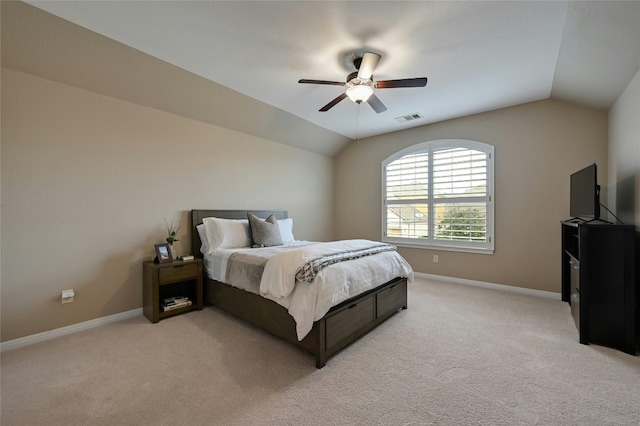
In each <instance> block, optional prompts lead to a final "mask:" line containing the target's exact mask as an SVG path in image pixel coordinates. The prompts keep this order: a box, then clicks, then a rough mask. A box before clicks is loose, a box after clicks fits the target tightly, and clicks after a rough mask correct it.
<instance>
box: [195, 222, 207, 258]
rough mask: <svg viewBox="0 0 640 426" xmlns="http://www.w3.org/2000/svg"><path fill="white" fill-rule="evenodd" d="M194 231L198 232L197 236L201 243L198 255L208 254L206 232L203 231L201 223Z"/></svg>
mask: <svg viewBox="0 0 640 426" xmlns="http://www.w3.org/2000/svg"><path fill="white" fill-rule="evenodd" d="M196 229H197V230H198V235H200V242H201V243H202V244H201V245H200V253H202V254H207V253H208V252H209V239H208V238H207V230H206V229H205V227H204V224H203V223H201V224H200V225H198V226H196Z"/></svg>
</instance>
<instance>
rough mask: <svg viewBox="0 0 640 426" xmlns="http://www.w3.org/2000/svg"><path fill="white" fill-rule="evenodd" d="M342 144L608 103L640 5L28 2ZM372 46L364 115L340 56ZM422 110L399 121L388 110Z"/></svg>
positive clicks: (626, 68) (621, 83)
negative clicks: (554, 103)
mask: <svg viewBox="0 0 640 426" xmlns="http://www.w3.org/2000/svg"><path fill="white" fill-rule="evenodd" d="M27 3H29V4H31V5H33V6H36V7H38V8H40V9H42V10H45V11H47V12H49V13H51V14H54V15H56V16H58V17H60V18H63V19H65V20H68V21H70V22H73V23H75V24H78V25H80V26H82V27H85V28H87V29H89V30H91V31H94V32H96V33H98V34H102V35H104V36H106V37H108V38H111V39H113V40H116V41H118V42H120V43H123V44H125V45H127V46H130V47H132V48H135V49H137V50H139V51H142V52H145V53H147V54H149V55H151V56H154V57H156V58H159V59H161V60H163V61H166V62H168V63H170V64H173V65H175V66H177V67H180V68H182V69H185V70H188V71H190V72H192V73H194V74H197V75H198V76H201V77H204V78H206V79H209V80H212V81H214V82H216V83H218V84H221V85H223V86H226V87H228V88H230V89H233V90H235V91H238V92H240V93H242V94H245V95H247V96H249V97H251V98H254V99H257V100H259V101H261V102H264V103H266V104H269V105H272V106H274V107H276V108H278V109H281V110H283V111H286V112H289V113H291V114H293V115H295V116H298V117H300V118H302V119H304V120H307V121H309V122H311V123H314V124H316V125H318V126H321V127H323V128H325V129H329V130H331V131H333V132H336V133H338V134H341V135H344V136H346V137H349V138H351V139H357V138H364V137H368V136H373V135H378V134H383V133H388V132H393V131H397V130H402V129H406V128H409V127H414V126H421V125H425V124H428V123H434V122H438V121H442V120H447V119H451V118H456V117H461V116H465V115H469V114H474V113H479V112H484V111H489V110H494V109H497V108H503V107H508V106H512V105H518V104H522V103H526V102H531V101H535V100H540V99H547V98H550V97H551V98H556V99H561V100H567V101H571V102H576V103H580V104H584V105H587V106H591V107H594V108H599V109H608V108H609V107H610V106H611V105H612V104H613V102H614V101H615V100H616V99H617V97H618V96H619V95H620V93H621V92H622V91H623V90H624V88H625V87H626V86H627V84H628V83H629V82H630V81H631V79H632V78H633V76H634V75H635V73H636V72H637V71H638V69H639V68H640V1H620V2H619V1H604V2H592V1H588V2H578V1H570V2H561V1H550V2H546V1H544V2H543V1H513V2H506V1H504V2H486V1H481V2H477V1H451V2H444V1H443V2H440V1H422V2H415V1H412V2H397V1H372V2H363V1H334V2H325V1H317V2H316V1H296V2H292V1H279V2H274V1H254V2H248V1H230V2H221V1H159V2H156V1H123V2H110V1H107V2H103V1H79V2H75V1H28V2H27ZM364 51H371V52H375V53H379V54H380V55H382V59H381V60H380V63H379V64H378V66H377V68H376V70H375V72H374V79H376V80H386V79H399V78H411V77H427V78H428V79H429V81H428V84H427V86H426V87H424V88H398V89H378V90H377V91H376V95H377V96H378V97H379V98H380V100H381V101H382V102H383V103H384V104H385V105H386V106H387V107H388V110H387V111H385V112H383V113H381V114H376V113H375V112H374V111H373V110H372V109H371V108H370V107H369V105H367V104H362V105H360V106H358V105H356V104H355V103H353V102H351V101H349V100H348V99H346V100H344V101H342V102H340V103H339V104H338V105H337V106H335V107H334V108H332V109H331V110H329V111H328V112H319V111H318V110H319V109H320V108H321V107H322V106H324V105H325V104H327V103H328V102H329V101H330V100H332V99H333V98H335V97H336V96H338V95H339V94H340V93H341V91H342V90H344V88H343V87H340V86H326V85H308V84H298V80H299V79H301V78H307V79H318V80H334V81H344V79H345V77H346V75H347V74H349V73H350V72H352V71H354V68H353V67H352V64H351V63H350V61H349V60H347V59H346V58H348V57H353V56H354V55H357V54H359V53H362V52H364ZM414 113H418V114H420V115H421V116H422V117H423V118H422V119H419V120H414V121H408V122H405V123H399V122H398V121H397V120H396V117H400V116H404V115H408V114H414Z"/></svg>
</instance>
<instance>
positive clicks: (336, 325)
mask: <svg viewBox="0 0 640 426" xmlns="http://www.w3.org/2000/svg"><path fill="white" fill-rule="evenodd" d="M375 319H376V304H375V297H374V295H371V296H369V297H367V298H365V299H363V300H360V301H358V302H356V303H353V304H351V305H349V306H347V307H345V308H344V309H342V310H341V311H339V312H337V313H335V314H334V315H332V316H330V317H328V318H327V323H326V324H327V325H326V326H327V330H326V336H327V337H326V342H327V351H329V352H331V351H333V350H334V349H338V348H340V347H341V346H344V344H345V343H346V342H349V341H351V340H353V336H355V335H357V334H359V333H361V332H362V330H363V329H365V328H367V327H369V326H370V325H371V324H372V323H373V322H374V321H375Z"/></svg>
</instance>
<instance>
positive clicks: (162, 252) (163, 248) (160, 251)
mask: <svg viewBox="0 0 640 426" xmlns="http://www.w3.org/2000/svg"><path fill="white" fill-rule="evenodd" d="M154 247H155V249H156V259H158V263H168V262H173V258H172V257H171V250H170V249H169V244H167V243H163V244H154Z"/></svg>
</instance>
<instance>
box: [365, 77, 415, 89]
mask: <svg viewBox="0 0 640 426" xmlns="http://www.w3.org/2000/svg"><path fill="white" fill-rule="evenodd" d="M426 85H427V77H420V78H403V79H400V80H383V81H376V84H375V88H376V89H393V88H395V87H424V86H426Z"/></svg>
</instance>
